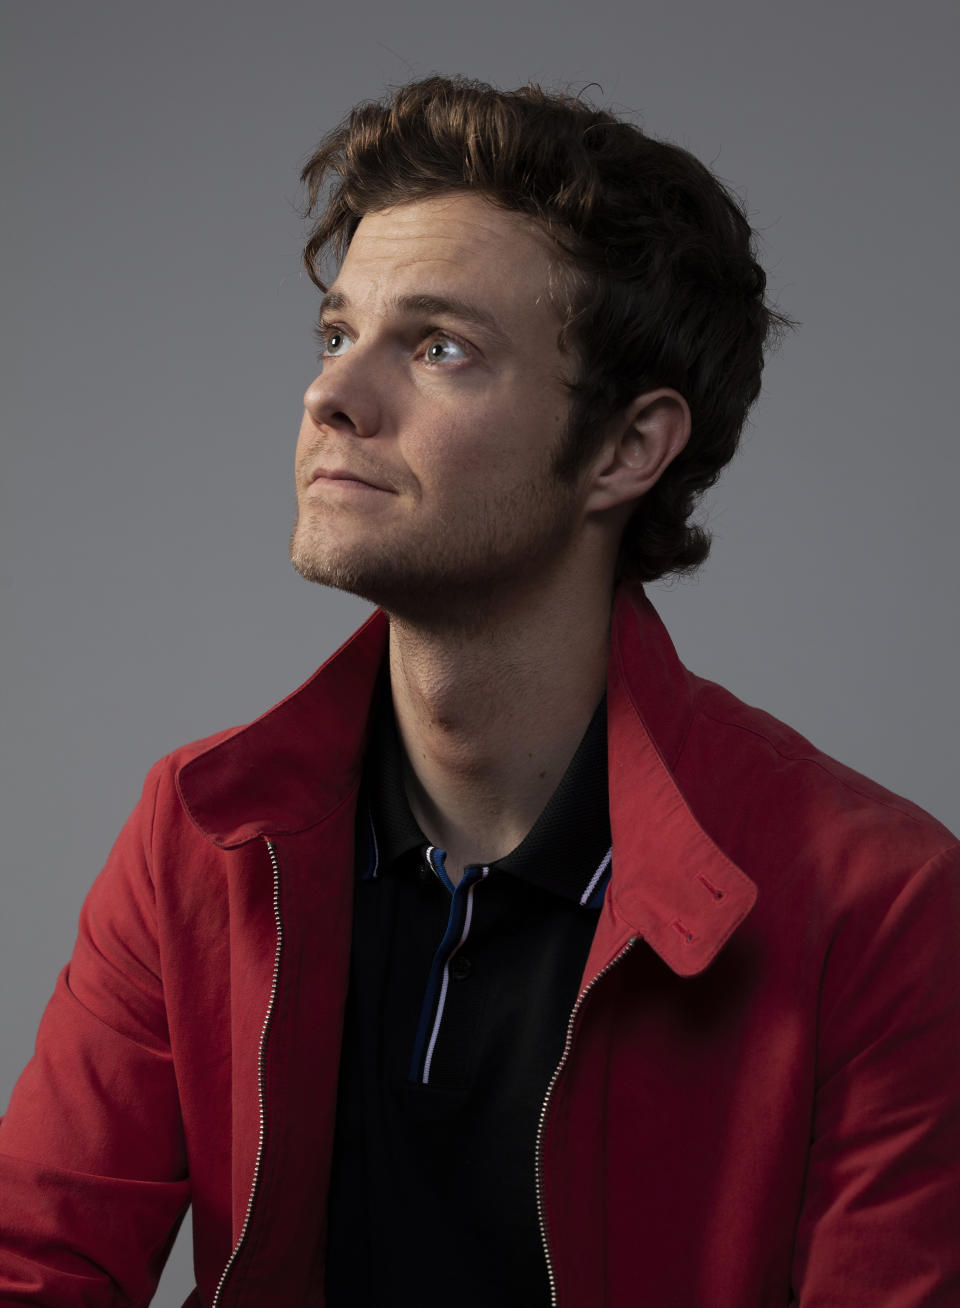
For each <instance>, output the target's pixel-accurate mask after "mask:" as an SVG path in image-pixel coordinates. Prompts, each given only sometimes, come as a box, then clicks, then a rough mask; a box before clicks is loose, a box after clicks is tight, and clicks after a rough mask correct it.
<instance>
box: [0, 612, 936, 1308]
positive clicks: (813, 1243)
mask: <svg viewBox="0 0 960 1308" xmlns="http://www.w3.org/2000/svg"><path fill="white" fill-rule="evenodd" d="M385 635H386V622H385V619H384V618H383V616H382V615H380V614H376V615H374V617H372V618H371V619H370V621H369V622H368V623H367V624H366V625H365V626H364V627H363V628H361V630H360V631H359V632H358V633H357V634H356V635H355V636H354V637H353V638H352V640H351V641H349V642H348V643H347V644H346V645H345V646H344V647H343V648H342V649H341V650H340V651H338V653H337V654H335V655H334V656H333V658H332V659H330V660H329V662H328V663H326V664H325V665H324V667H323V668H321V669H320V671H319V672H318V673H317V674H316V675H315V676H314V677H313V678H312V679H311V680H310V681H308V682H307V683H306V685H305V686H303V687H302V688H301V689H300V690H298V691H297V692H296V693H295V694H293V695H292V696H290V697H289V698H288V699H286V700H284V701H283V702H282V703H281V704H279V705H278V706H277V707H276V708H274V709H272V710H271V711H270V712H269V713H267V714H266V715H265V716H264V717H262V718H259V719H258V720H257V721H256V722H254V723H253V724H251V725H250V726H247V727H244V728H240V729H238V730H235V731H232V732H228V733H224V734H222V735H220V736H217V737H214V738H212V739H211V740H207V741H203V742H200V743H198V744H195V745H192V746H189V747H188V748H186V749H183V750H181V751H179V752H177V753H176V754H174V755H173V756H171V757H170V758H168V759H166V760H164V761H163V762H161V763H160V764H158V765H157V766H156V767H155V768H154V769H153V770H152V772H151V773H150V776H149V778H148V780H147V784H146V787H145V790H144V794H143V798H142V800H141V802H140V804H139V805H138V807H137V809H136V810H135V812H134V814H133V816H132V817H131V818H130V820H129V822H128V823H127V825H126V826H125V828H124V830H123V832H122V833H121V835H120V837H119V839H118V841H117V844H116V846H115V848H114V850H113V852H112V854H111V856H110V859H109V861H108V863H107V866H106V868H105V869H104V871H103V872H102V874H101V875H100V877H99V878H98V879H97V881H96V883H95V885H94V886H93V889H92V890H91V892H90V895H89V897H88V899H87V901H86V904H85V906H84V909H83V914H82V918H81V922H80V932H79V937H78V940H77V945H76V950H75V953H74V956H73V959H72V961H71V963H70V965H69V966H68V967H67V968H65V969H64V972H63V974H62V975H61V977H60V979H59V983H58V985H57V989H56V993H55V994H54V997H53V999H52V1000H51V1003H50V1005H49V1007H48V1009H47V1011H46V1014H45V1016H44V1018H43V1023H42V1026H41V1029H40V1034H39V1038H38V1042H37V1052H36V1056H35V1058H34V1060H33V1061H32V1062H31V1063H30V1065H29V1066H28V1068H27V1069H26V1071H25V1072H24V1073H23V1076H22V1077H21V1079H20V1081H19V1082H18V1084H17V1087H16V1089H15V1091H14V1094H13V1098H12V1101H11V1105H10V1109H9V1113H8V1115H7V1118H6V1119H5V1120H4V1122H3V1124H2V1127H0V1205H2V1208H0V1304H4V1305H6V1304H12V1303H17V1304H21V1303H28V1302H29V1303H42V1304H44V1305H48V1306H50V1308H61V1306H62V1308H67V1306H68V1305H70V1306H71V1308H72V1306H73V1305H77V1306H79V1305H85V1306H87V1305H104V1306H106V1305H111V1306H115V1305H120V1304H146V1303H147V1302H148V1300H149V1298H150V1295H151V1293H152V1291H153V1288H154V1285H155V1281H156V1278H157V1277H158V1275H159V1272H160V1269H161V1267H162V1264H163V1261H164V1258H165V1256H166V1252H167V1250H168V1248H169V1244H170V1242H171V1239H172V1233H173V1232H174V1231H175V1229H176V1226H177V1223H178V1220H179V1218H180V1217H181V1215H182V1213H183V1212H184V1209H185V1207H186V1206H187V1204H188V1203H191V1202H192V1204H193V1221H194V1247H195V1258H196V1273H197V1284H198V1287H199V1288H198V1291H197V1292H196V1294H195V1295H194V1296H193V1297H192V1298H191V1300H190V1302H191V1303H199V1304H204V1305H211V1304H213V1303H214V1302H215V1303H216V1304H217V1308H228V1306H230V1308H239V1306H240V1305H257V1306H258V1308H263V1306H264V1305H276V1304H284V1305H302V1304H307V1303H316V1302H319V1298H320V1296H319V1287H320V1286H322V1283H323V1271H322V1269H323V1231H324V1227H325V1205H326V1193H327V1177H328V1168H329V1163H330V1155H331V1145H332V1136H333V1126H334V1113H335V1103H336V1090H337V1064H338V1051H339V1042H340V1032H341V1022H342V1015H343V1007H344V998H345V991H346V985H347V963H348V955H349V946H350V912H351V882H352V871H353V858H352V846H353V820H354V806H355V802H356V794H357V785H358V781H359V776H360V766H361V758H362V753H363V747H364V736H365V729H366V720H367V714H368V707H369V703H370V698H371V691H372V688H373V685H374V678H375V673H376V671H377V668H378V666H379V664H380V661H381V658H382V656H383V652H384V644H385ZM608 721H609V749H610V770H609V779H610V808H611V825H612V832H613V850H614V854H613V875H612V881H611V884H610V888H609V891H608V893H607V898H606V902H605V904H604V908H603V910H602V914H601V918H600V923H599V926H598V928H597V932H596V936H595V939H594V942H593V946H592V948H591V951H590V957H589V959H588V962H587V965H586V968H585V971H584V975H583V982H582V987H581V993H580V998H579V999H578V1001H577V1005H576V1007H575V1009H574V1011H573V1014H572V1015H571V1021H570V1028H569V1032H568V1038H567V1043H566V1049H565V1052H564V1056H563V1061H562V1063H561V1064H560V1066H559V1067H558V1069H557V1071H556V1073H555V1075H554V1077H553V1080H552V1082H551V1084H550V1087H549V1089H548V1091H547V1095H546V1099H545V1103H544V1109H543V1114H542V1120H541V1126H540V1132H539V1138H538V1139H537V1140H536V1141H534V1140H531V1142H530V1165H531V1168H533V1167H534V1166H535V1167H536V1176H537V1186H538V1193H539V1195H540V1201H541V1213H542V1223H543V1229H544V1243H545V1256H546V1258H547V1261H548V1266H549V1270H550V1276H551V1282H552V1285H553V1287H554V1294H555V1302H556V1303H557V1304H558V1305H560V1306H561V1308H639V1306H640V1305H649V1308H671V1306H672V1305H676V1306H677V1308H697V1306H699V1305H703V1306H704V1308H754V1306H756V1308H768V1306H769V1308H773V1306H776V1308H783V1306H784V1305H787V1304H798V1305H802V1308H827V1306H828V1305H829V1306H830V1308H839V1306H840V1305H844V1306H846V1305H861V1304H862V1305H869V1308H914V1306H917V1308H919V1305H924V1308H935V1306H937V1305H942V1306H943V1308H947V1305H951V1306H952V1308H956V1305H958V1304H960V987H958V984H957V978H958V967H957V952H958V940H960V876H958V873H960V846H958V844H957V841H956V839H955V838H954V837H953V836H951V835H950V833H949V832H948V831H947V830H945V829H944V828H943V827H942V826H941V825H940V824H939V823H937V822H936V821H935V820H934V819H933V818H931V817H930V816H929V815H928V814H926V813H924V812H923V811H922V810H920V809H919V808H917V807H916V806H915V805H913V804H911V803H909V802H908V801H906V800H904V799H900V798H898V797H897V796H895V795H893V794H891V793H889V792H888V791H886V790H884V789H882V788H881V787H880V786H877V785H875V784H874V783H872V782H870V781H868V780H866V779H865V778H864V777H862V776H860V775H858V774H857V773H855V772H852V771H851V770H850V769H848V768H845V767H843V766H842V765H841V764H839V763H836V762H834V761H833V760H832V759H829V758H827V757H826V756H824V755H823V754H821V753H819V752H818V751H817V750H816V749H814V748H813V747H812V746H811V745H810V744H809V743H808V742H807V741H805V740H804V739H802V738H801V737H800V736H799V735H797V734H796V732H794V731H792V730H790V729H789V728H788V727H785V726H783V725H782V724H781V723H779V722H777V721H776V720H775V719H773V718H771V717H769V716H768V715H767V714H766V713H763V712H761V711H759V710H757V709H754V708H749V707H747V706H746V705H744V704H742V703H741V702H740V701H739V700H737V699H735V698H734V697H733V696H732V695H730V694H729V693H727V692H726V691H725V690H723V689H721V688H720V687H719V686H717V685H714V684H713V683H711V682H709V681H704V680H702V679H701V678H699V677H696V676H693V675H692V674H691V673H689V672H687V671H686V670H685V669H684V668H683V667H682V665H681V664H680V662H679V661H678V659H677V656H676V654H675V652H674V649H673V647H672V645H671V643H670V640H669V638H668V636H667V634H666V632H665V631H664V629H663V627H662V626H661V624H660V621H659V619H658V618H657V616H656V614H655V612H654V611H653V608H652V607H651V605H650V604H649V601H648V600H646V598H645V597H644V595H643V592H642V591H641V590H640V589H639V588H633V589H628V588H623V589H621V591H620V592H619V594H618V599H617V604H616V608H615V613H614V622H613V640H612V649H611V659H610V672H609V684H608ZM218 1286H219V1287H220V1289H219V1291H218Z"/></svg>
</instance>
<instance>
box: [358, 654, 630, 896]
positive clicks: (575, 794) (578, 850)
mask: <svg viewBox="0 0 960 1308" xmlns="http://www.w3.org/2000/svg"><path fill="white" fill-rule="evenodd" d="M375 702H376V708H375V711H374V714H373V725H372V727H371V734H370V749H369V751H368V755H367V757H368V765H367V767H366V768H365V769H364V792H365V794H366V796H367V799H368V802H369V814H368V813H366V812H362V813H361V820H360V821H361V832H362V833H363V834H364V835H365V837H366V838H367V839H368V840H369V848H368V860H367V861H368V863H369V868H370V871H369V875H371V876H373V875H379V874H381V873H382V872H384V871H387V870H388V869H390V868H391V867H392V866H393V865H394V864H395V863H396V861H397V860H398V859H400V858H402V857H403V856H404V855H406V854H409V852H410V851H411V850H413V849H426V847H427V844H428V842H427V839H426V837H425V836H424V834H423V832H422V831H421V830H420V827H419V825H418V823H417V820H416V818H415V817H414V815H413V813H412V812H411V809H410V805H409V803H408V801H407V796H406V790H405V787H404V781H403V746H402V744H401V742H400V736H399V732H398V731H397V724H396V718H395V716H394V712H393V704H392V701H391V697H390V690H389V683H388V682H387V680H386V678H385V677H383V676H381V678H380V681H379V685H378V689H377V694H376V701H375ZM368 823H369V826H368V825H367V824H368ZM609 864H610V819H609V803H608V795H607V713H606V696H604V697H603V699H602V700H601V701H600V703H599V704H598V705H597V708H596V710H595V712H594V714H593V716H592V718H591V720H590V723H589V725H588V727H587V729H586V731H585V732H584V734H583V737H582V739H581V740H580V743H579V745H578V746H577V748H576V751H575V752H574V755H573V758H572V759H571V761H570V764H569V766H568V767H567V769H566V771H565V773H564V775H563V777H562V778H561V779H560V781H559V783H558V785H557V787H556V789H555V790H554V792H553V794H552V795H551V797H550V799H549V800H548V801H547V803H546V805H545V807H544V809H543V811H542V812H541V813H540V815H539V817H538V818H537V820H536V822H535V823H534V824H533V826H532V827H531V829H530V831H529V832H528V833H527V835H526V836H525V837H524V839H523V840H522V841H521V842H520V844H519V845H517V847H516V848H515V849H513V850H511V851H510V853H508V854H506V855H505V856H504V857H503V858H499V859H497V860H496V861H495V862H493V863H491V864H490V869H491V871H500V872H507V873H509V874H510V875H511V876H515V877H519V878H520V879H521V880H522V881H526V882H529V883H530V884H531V885H535V886H538V887H539V888H540V889H541V890H547V891H550V892H552V893H555V894H559V895H562V896H563V897H564V898H565V899H570V900H572V901H573V902H574V903H577V904H581V905H585V906H588V907H591V908H596V907H599V904H600V902H601V900H602V897H603V891H604V889H605V887H606V881H607V877H608V868H609Z"/></svg>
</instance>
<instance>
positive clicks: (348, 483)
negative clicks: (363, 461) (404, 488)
mask: <svg viewBox="0 0 960 1308" xmlns="http://www.w3.org/2000/svg"><path fill="white" fill-rule="evenodd" d="M318 482H319V483H320V484H321V485H328V484H329V483H331V482H335V483H337V484H338V485H339V486H341V487H342V488H343V489H344V490H350V489H357V490H375V491H388V490H389V487H388V486H381V485H380V484H379V482H375V481H370V479H369V478H368V477H361V476H360V474H359V473H356V472H353V471H351V470H350V469H349V468H315V469H314V471H313V472H312V473H311V475H310V482H309V486H310V487H313V486H315V485H317V483H318Z"/></svg>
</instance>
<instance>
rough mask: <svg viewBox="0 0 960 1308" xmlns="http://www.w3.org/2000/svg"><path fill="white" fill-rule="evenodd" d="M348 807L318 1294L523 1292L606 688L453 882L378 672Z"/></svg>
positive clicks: (606, 834)
mask: <svg viewBox="0 0 960 1308" xmlns="http://www.w3.org/2000/svg"><path fill="white" fill-rule="evenodd" d="M379 704H380V707H379V710H378V713H377V716H376V719H375V723H374V727H373V732H372V735H371V742H370V748H369V749H368V752H367V762H366V766H365V771H364V780H363V786H362V789H361V796H360V803H359V806H358V811H357V857H356V889H355V898H354V926H353V940H352V949H351V966H350V986H349V992H348V997H347V1008H346V1016H345V1026H344V1041H343V1052H342V1055H341V1065H340V1089H339V1098H338V1104H337V1119H336V1133H335V1139H334V1158H333V1168H332V1173H331V1181H330V1193H329V1213H330V1217H329V1235H328V1253H327V1270H326V1303H327V1304H328V1305H329V1308H384V1306H385V1305H387V1304H390V1305H395V1306H396V1305H399V1306H402V1305H407V1304H410V1305H417V1308H449V1305H450V1304H456V1305H457V1306H458V1308H481V1306H482V1308H491V1305H496V1306H497V1308H539V1306H540V1305H544V1306H545V1305H547V1304H549V1301H550V1294H549V1287H548V1282H547V1272H546V1260H545V1256H544V1253H543V1248H542V1244H541V1237H540V1227H539V1219H538V1214H537V1204H536V1186H535V1175H534V1170H535V1143H536V1136H537V1127H538V1123H539V1119H540V1113H541V1109H542V1105H543V1100H544V1096H545V1094H546V1090H547V1084H548V1082H549V1080H550V1078H551V1076H552V1075H553V1072H554V1070H555V1068H556V1066H557V1064H558V1063H559V1061H560V1058H561V1055H562V1053H563V1043H564V1038H565V1035H566V1029H567V1022H568V1020H569V1017H570V1011H571V1009H572V1008H573V1005H574V1003H575V1001H576V996H577V991H578V988H579V982H580V977H581V974H582V972H583V968H584V965H585V964H586V959H587V954H588V952H589V949H590V944H591V941H592V939H593V934H594V930H595V928H596V923H597V918H598V916H599V911H600V905H601V903H602V900H603V895H604V892H605V890H606V887H607V883H608V881H609V876H610V820H609V812H608V801H607V759H606V704H605V701H601V703H600V705H599V706H598V708H597V710H596V712H595V714H594V716H593V719H592V721H591V723H590V725H589V727H588V729H587V731H586V733H585V735H584V737H583V739H582V741H581V743H580V745H579V747H578V748H577V751H576V753H575V755H574V758H573V760H572V761H571V763H570V766H569V768H568V770H567V772H566V774H565V775H564V777H563V779H562V780H561V781H560V783H559V785H558V786H557V789H556V791H555V792H554V794H553V796H552V798H551V799H550V801H549V803H548V804H547V806H546V808H545V809H544V810H543V812H542V813H541V815H540V817H539V818H538V819H537V821H536V823H535V824H534V826H533V828H532V830H531V831H530V832H529V834H528V835H527V836H526V838H525V839H524V840H523V841H522V842H521V844H520V845H518V846H517V847H516V848H515V849H514V850H512V851H511V853H509V854H507V855H506V857H505V858H501V859H498V860H497V861H496V862H494V863H490V864H486V865H482V864H475V865H472V866H469V867H467V868H466V869H465V871H464V874H463V878H462V880H461V881H460V882H459V884H458V885H457V886H454V885H453V884H452V883H451V881H450V879H449V878H448V877H447V875H446V872H445V870H444V866H443V858H444V855H443V851H442V850H438V849H435V848H433V847H432V846H430V845H429V843H428V842H427V840H426V839H425V837H424V836H423V833H422V832H421V831H420V828H419V827H418V825H417V823H416V821H415V819H414V817H413V814H412V813H411V811H410V806H409V804H408V802H407V799H406V794H405V790H404V784H403V755H402V746H401V743H400V740H399V736H398V733H397V729H396V723H395V720H394V716H393V710H392V705H391V700H390V693H389V687H388V686H385V687H384V690H383V693H382V695H381V697H380V701H379Z"/></svg>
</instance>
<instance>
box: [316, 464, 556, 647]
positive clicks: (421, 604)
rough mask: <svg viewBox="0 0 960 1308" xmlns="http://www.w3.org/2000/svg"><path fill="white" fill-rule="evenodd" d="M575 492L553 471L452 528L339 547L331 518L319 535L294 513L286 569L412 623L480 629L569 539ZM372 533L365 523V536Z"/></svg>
mask: <svg viewBox="0 0 960 1308" xmlns="http://www.w3.org/2000/svg"><path fill="white" fill-rule="evenodd" d="M572 501H573V491H572V488H571V486H570V485H569V484H568V483H567V482H565V481H564V480H563V479H560V478H558V477H557V476H556V474H555V473H554V472H553V471H552V470H551V471H550V472H547V473H545V474H544V475H543V477H542V479H541V480H539V481H538V483H537V484H536V485H531V484H527V485H524V486H520V487H514V488H513V489H512V490H511V491H509V492H507V493H502V494H501V495H500V496H499V498H498V499H497V501H496V503H495V504H491V503H488V502H483V503H480V504H473V505H472V506H471V507H470V511H469V512H468V513H466V514H464V515H462V516H460V517H459V518H458V519H457V520H456V521H449V520H448V521H435V522H434V523H432V524H431V526H430V529H429V530H427V531H424V532H422V533H411V534H410V535H408V536H407V538H406V539H405V540H403V541H399V540H397V541H385V540H384V541H379V540H375V539H370V540H367V541H364V542H363V543H362V544H358V543H356V542H354V543H351V544H350V545H349V546H348V545H344V546H343V547H339V546H338V544H337V543H336V541H335V540H334V541H333V542H331V535H332V534H333V532H334V531H335V521H336V519H335V518H334V517H332V516H331V518H330V519H329V520H328V521H327V522H325V523H324V524H323V526H322V528H321V530H320V532H319V533H317V535H314V533H312V532H311V529H310V526H311V524H310V521H309V518H308V517H307V516H306V515H305V514H304V513H302V512H298V515H297V520H296V522H295V524H294V527H293V531H292V533H291V537H290V561H291V563H292V564H293V566H294V568H295V569H296V570H297V572H298V573H299V574H300V576H301V577H303V578H304V579H305V580H306V581H312V582H316V583H317V584H318V585H321V586H331V587H334V588H335V589H337V590H342V591H346V592H347V593H349V594H351V595H358V596H359V597H360V598H361V599H364V600H367V601H369V602H370V603H372V604H376V605H377V606H378V607H380V608H382V609H384V610H386V611H387V612H388V613H390V614H391V615H392V616H394V617H396V618H398V619H402V620H404V621H408V622H412V623H418V624H423V623H430V624H436V623H438V622H449V623H452V624H455V625H457V626H459V627H463V626H466V625H469V626H474V625H475V624H479V623H482V621H483V620H484V615H485V614H487V613H488V612H489V611H490V608H491V607H492V606H494V605H495V604H497V603H498V602H499V601H500V600H502V598H503V596H504V595H505V593H506V592H508V591H514V590H516V589H517V588H518V587H523V586H524V585H529V584H531V583H535V581H536V579H537V578H538V577H539V576H541V575H542V574H543V572H544V570H545V569H547V568H549V567H550V566H551V565H554V566H555V565H556V564H557V562H558V560H559V558H560V556H562V554H563V552H564V549H565V547H566V546H567V545H568V544H569V542H570V538H571V534H572V532H571V524H572V513H571V506H572ZM374 530H375V528H374V527H373V526H372V524H371V535H373V532H374Z"/></svg>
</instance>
